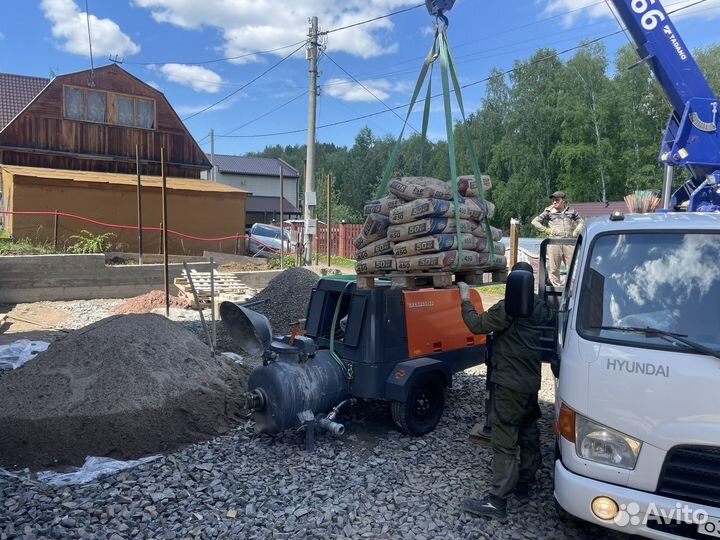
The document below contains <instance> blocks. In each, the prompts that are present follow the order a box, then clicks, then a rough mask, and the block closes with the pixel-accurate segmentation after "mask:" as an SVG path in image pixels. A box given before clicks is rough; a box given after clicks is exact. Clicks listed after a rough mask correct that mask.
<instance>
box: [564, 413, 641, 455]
mask: <svg viewBox="0 0 720 540" xmlns="http://www.w3.org/2000/svg"><path fill="white" fill-rule="evenodd" d="M641 447H642V442H640V441H638V440H637V439H633V438H632V437H629V436H627V435H625V434H624V433H620V432H619V431H615V430H614V429H611V428H609V427H607V426H604V425H602V424H598V423H597V422H593V421H592V420H590V419H589V418H585V417H584V416H582V415H580V414H576V415H575V450H576V451H577V454H578V456H580V457H581V458H584V459H587V460H589V461H595V462H597V463H603V464H605V465H611V466H613V467H620V468H621V469H634V468H635V465H636V464H637V459H638V456H639V455H640V448H641Z"/></svg>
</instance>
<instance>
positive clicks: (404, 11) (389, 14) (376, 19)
mask: <svg viewBox="0 0 720 540" xmlns="http://www.w3.org/2000/svg"><path fill="white" fill-rule="evenodd" d="M424 5H425V4H424V3H422V4H417V5H415V6H412V7H409V8H405V9H400V10H398V11H393V12H392V13H387V14H386V15H380V16H379V17H373V18H372V19H368V20H366V21H360V22H356V23H353V24H348V25H346V26H341V27H339V28H333V29H332V30H327V31H325V32H320V34H332V33H333V32H339V31H340V30H347V29H348V28H354V27H356V26H360V25H361V24H368V23H371V22H375V21H379V20H380V19H387V18H388V17H392V16H394V15H400V14H401V13H407V12H408V11H412V10H413V9H417V8H419V7H423V6H424Z"/></svg>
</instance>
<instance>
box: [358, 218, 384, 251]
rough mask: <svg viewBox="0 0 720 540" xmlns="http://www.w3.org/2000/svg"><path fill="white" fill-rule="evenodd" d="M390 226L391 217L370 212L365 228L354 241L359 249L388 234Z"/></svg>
mask: <svg viewBox="0 0 720 540" xmlns="http://www.w3.org/2000/svg"><path fill="white" fill-rule="evenodd" d="M389 226H390V219H389V218H388V217H387V216H383V215H382V214H370V215H369V216H368V217H367V218H366V219H365V223H364V224H363V230H362V232H361V233H360V234H359V235H358V237H357V238H356V239H355V241H354V242H353V244H354V246H355V247H356V248H357V249H362V248H364V247H365V246H367V245H368V244H371V243H372V242H375V241H376V240H380V239H382V238H385V237H386V236H387V229H388V227H389Z"/></svg>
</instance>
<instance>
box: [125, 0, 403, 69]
mask: <svg viewBox="0 0 720 540" xmlns="http://www.w3.org/2000/svg"><path fill="white" fill-rule="evenodd" d="M133 1H134V3H135V5H137V6H139V7H143V8H146V9H149V10H150V11H151V12H152V16H153V18H154V19H155V20H156V21H158V22H162V23H167V24H172V25H175V26H178V27H180V28H184V29H187V30H200V29H203V28H216V29H218V30H220V32H221V34H222V36H223V39H224V43H223V51H224V54H225V55H226V56H240V55H242V54H247V53H248V52H252V51H258V50H269V49H274V48H277V47H282V46H284V45H287V44H289V43H292V42H295V41H302V40H303V39H305V37H306V36H307V32H308V22H307V21H308V17H310V16H312V15H317V16H318V18H319V20H320V23H321V24H322V25H323V28H321V29H320V30H321V31H322V30H328V29H331V28H337V27H340V26H346V25H350V24H353V23H357V22H360V21H364V20H367V19H371V18H373V17H378V16H381V15H385V14H387V13H389V12H391V11H394V10H397V9H402V8H405V7H410V6H413V5H415V4H417V0H366V1H364V2H347V1H346V0H275V1H274V2H267V1H264V2H232V1H230V0H133ZM393 28H394V23H393V22H392V20H391V19H390V18H385V19H380V20H378V21H374V22H372V23H368V24H363V25H361V26H357V27H354V28H350V29H348V30H344V31H342V32H337V33H332V34H330V35H329V36H328V40H327V43H328V51H343V52H347V53H350V54H353V55H355V56H359V57H362V58H372V57H375V56H379V55H382V54H387V53H392V52H395V51H397V50H398V47H399V45H398V43H396V42H394V41H392V40H391V39H390V38H389V37H388V34H387V32H388V31H389V30H392V29H393ZM291 51H292V49H284V50H281V51H277V52H276V53H275V54H276V55H277V56H284V55H286V54H288V53H289V52H291ZM258 60H259V59H258V58H257V57H254V56H251V57H247V58H241V59H238V60H236V62H237V63H246V62H252V61H258Z"/></svg>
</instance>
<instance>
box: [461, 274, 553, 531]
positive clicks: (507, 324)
mask: <svg viewBox="0 0 720 540" xmlns="http://www.w3.org/2000/svg"><path fill="white" fill-rule="evenodd" d="M516 270H524V271H529V272H531V273H532V271H533V269H532V267H531V266H530V265H529V264H528V263H518V264H516V265H515V266H514V267H513V271H516ZM458 287H459V288H460V297H461V299H462V317H463V320H464V321H465V324H466V325H467V327H468V328H469V329H470V331H471V332H472V333H473V334H489V333H491V332H492V333H493V352H492V358H491V362H492V368H493V370H492V376H491V378H490V379H491V381H492V382H493V383H494V385H495V392H494V400H493V405H492V410H491V412H490V424H491V427H492V436H491V444H492V449H493V482H492V488H491V490H490V493H489V494H488V495H487V496H486V497H484V498H483V499H474V498H467V499H465V500H464V501H463V505H462V508H463V509H464V510H466V511H468V512H472V513H474V514H477V515H481V516H484V517H490V518H497V519H504V518H505V517H506V515H507V499H508V497H509V496H510V494H511V493H513V492H514V493H515V495H516V497H517V498H518V500H520V501H521V502H526V501H527V500H529V497H530V485H531V483H532V482H533V481H534V479H535V473H536V472H537V470H538V469H539V468H540V465H541V463H542V455H541V452H540V431H539V430H538V426H537V421H538V419H539V418H540V416H541V414H540V407H539V405H538V391H539V390H540V382H541V353H540V350H539V349H540V336H541V334H542V330H541V328H539V327H542V326H550V325H551V324H553V317H554V315H553V312H552V311H551V310H550V308H549V307H548V305H547V304H546V303H545V301H544V300H543V299H542V298H540V297H539V296H537V295H536V296H535V304H534V309H533V312H532V315H531V316H530V317H529V318H527V319H519V318H512V317H510V316H509V315H508V314H507V313H506V312H505V300H501V301H500V302H498V303H497V304H495V305H494V306H493V307H491V308H490V309H488V310H487V311H486V312H484V313H482V314H478V313H477V311H476V309H475V306H474V305H473V303H472V302H471V301H470V287H469V286H468V285H466V284H465V283H458ZM518 447H519V448H520V459H519V462H518V458H517V454H518Z"/></svg>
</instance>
